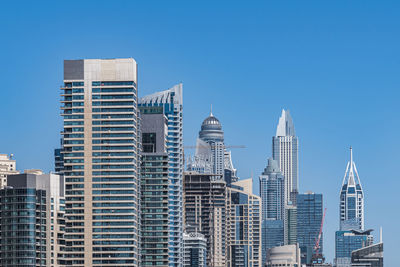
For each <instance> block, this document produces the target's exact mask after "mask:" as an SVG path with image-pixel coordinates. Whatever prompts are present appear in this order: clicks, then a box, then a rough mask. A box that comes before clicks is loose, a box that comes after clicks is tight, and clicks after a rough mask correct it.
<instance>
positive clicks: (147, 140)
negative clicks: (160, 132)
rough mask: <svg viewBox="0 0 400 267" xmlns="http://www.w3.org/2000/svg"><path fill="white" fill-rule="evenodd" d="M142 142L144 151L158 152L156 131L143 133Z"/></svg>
mask: <svg viewBox="0 0 400 267" xmlns="http://www.w3.org/2000/svg"><path fill="white" fill-rule="evenodd" d="M142 144H143V152H144V153H154V152H156V133H143V134H142Z"/></svg>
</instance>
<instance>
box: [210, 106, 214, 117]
mask: <svg viewBox="0 0 400 267" xmlns="http://www.w3.org/2000/svg"><path fill="white" fill-rule="evenodd" d="M210 117H214V115H213V114H212V104H211V108H210Z"/></svg>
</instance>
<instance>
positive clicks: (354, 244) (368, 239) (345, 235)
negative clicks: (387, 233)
mask: <svg viewBox="0 0 400 267" xmlns="http://www.w3.org/2000/svg"><path fill="white" fill-rule="evenodd" d="M371 231H372V230H367V231H359V230H345V231H336V233H335V266H336V267H350V266H351V253H352V252H353V251H355V250H357V249H360V248H363V247H367V246H370V245H372V243H373V237H372V235H371Z"/></svg>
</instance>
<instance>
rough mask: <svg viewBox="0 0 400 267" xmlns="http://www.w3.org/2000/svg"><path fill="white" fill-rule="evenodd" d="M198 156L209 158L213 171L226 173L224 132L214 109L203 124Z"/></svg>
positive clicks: (198, 144)
mask: <svg viewBox="0 0 400 267" xmlns="http://www.w3.org/2000/svg"><path fill="white" fill-rule="evenodd" d="M196 156H197V158H202V159H206V160H207V159H209V161H210V164H211V171H212V173H214V174H222V175H224V160H225V145H224V132H223V131H222V125H221V123H220V122H219V120H218V119H217V118H216V117H214V115H213V114H212V110H211V111H210V116H208V117H207V118H206V119H205V120H204V121H203V123H202V124H201V130H200V132H199V138H198V140H197V149H196Z"/></svg>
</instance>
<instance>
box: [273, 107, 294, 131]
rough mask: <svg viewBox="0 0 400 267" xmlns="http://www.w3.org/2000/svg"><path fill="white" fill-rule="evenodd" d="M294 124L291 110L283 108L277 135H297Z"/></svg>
mask: <svg viewBox="0 0 400 267" xmlns="http://www.w3.org/2000/svg"><path fill="white" fill-rule="evenodd" d="M295 135H296V134H295V131H294V124H293V120H292V117H291V116H290V112H289V110H284V109H282V115H281V117H280V118H279V123H278V127H277V128H276V136H295Z"/></svg>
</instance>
